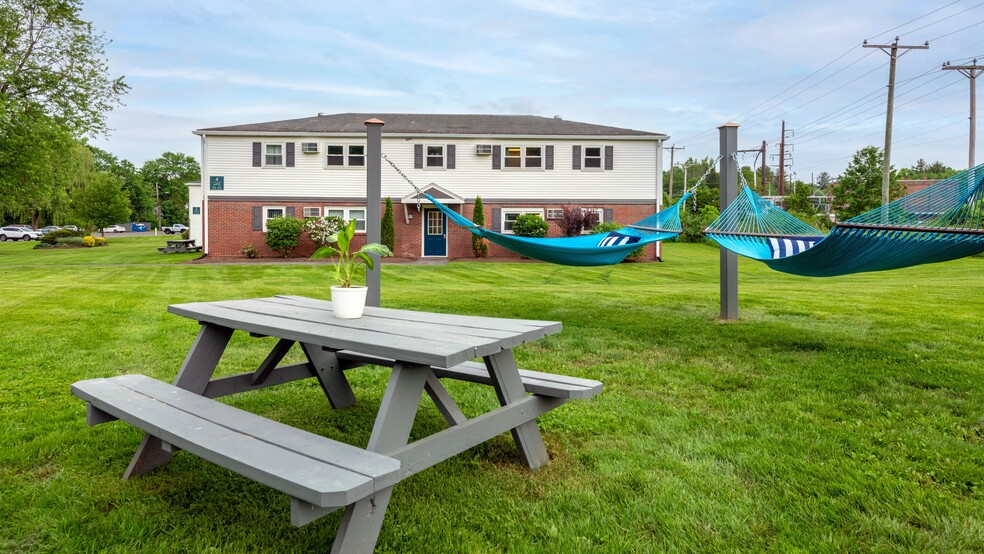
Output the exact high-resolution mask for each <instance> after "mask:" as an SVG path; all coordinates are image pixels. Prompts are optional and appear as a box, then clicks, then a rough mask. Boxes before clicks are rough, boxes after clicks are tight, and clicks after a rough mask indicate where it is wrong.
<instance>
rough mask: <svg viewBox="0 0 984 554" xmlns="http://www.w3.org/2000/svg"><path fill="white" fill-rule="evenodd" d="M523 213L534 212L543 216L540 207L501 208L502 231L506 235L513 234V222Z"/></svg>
mask: <svg viewBox="0 0 984 554" xmlns="http://www.w3.org/2000/svg"><path fill="white" fill-rule="evenodd" d="M523 214H535V215H538V216H540V217H543V209H542V208H502V232H503V233H504V234H507V235H511V234H513V232H512V228H513V223H516V218H517V217H519V216H521V215H523Z"/></svg>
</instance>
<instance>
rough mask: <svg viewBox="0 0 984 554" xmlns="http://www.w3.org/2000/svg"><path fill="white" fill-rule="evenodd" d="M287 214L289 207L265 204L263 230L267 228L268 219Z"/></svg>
mask: <svg viewBox="0 0 984 554" xmlns="http://www.w3.org/2000/svg"><path fill="white" fill-rule="evenodd" d="M285 215H287V208H285V207H283V206H263V232H264V233H265V232H266V230H267V221H269V220H271V219H273V218H275V217H284V216H285Z"/></svg>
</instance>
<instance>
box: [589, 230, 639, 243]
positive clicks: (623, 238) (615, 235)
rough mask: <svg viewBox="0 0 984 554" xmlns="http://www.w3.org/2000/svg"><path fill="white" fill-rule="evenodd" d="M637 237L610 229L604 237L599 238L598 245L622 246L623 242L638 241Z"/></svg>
mask: <svg viewBox="0 0 984 554" xmlns="http://www.w3.org/2000/svg"><path fill="white" fill-rule="evenodd" d="M639 238H640V237H637V236H635V235H626V234H624V233H619V232H618V231H612V232H611V233H608V234H607V235H605V238H603V239H601V242H599V243H598V246H622V245H623V244H633V243H636V242H639Z"/></svg>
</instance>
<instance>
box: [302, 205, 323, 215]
mask: <svg viewBox="0 0 984 554" xmlns="http://www.w3.org/2000/svg"><path fill="white" fill-rule="evenodd" d="M303 213H304V217H321V208H319V207H317V206H315V207H313V208H304V212H303Z"/></svg>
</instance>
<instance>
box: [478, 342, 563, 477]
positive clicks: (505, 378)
mask: <svg viewBox="0 0 984 554" xmlns="http://www.w3.org/2000/svg"><path fill="white" fill-rule="evenodd" d="M485 367H486V368H488V370H489V375H490V376H491V377H492V388H494V389H495V393H496V396H498V397H499V403H500V404H502V405H503V406H507V405H509V404H511V403H513V402H516V401H518V400H520V399H522V398H525V396H526V391H525V390H524V389H523V381H522V379H520V377H519V369H518V368H517V367H516V361H515V360H514V359H513V355H512V351H511V350H504V351H502V352H500V353H498V354H493V355H491V356H486V357H485ZM512 436H513V441H514V442H515V443H516V448H518V449H519V458H520V459H521V460H522V462H523V464H524V465H525V466H526V467H528V468H530V469H537V468H539V467H542V466H544V465H546V464H547V462H549V461H550V457H549V456H548V455H547V447H546V445H544V444H543V437H542V436H540V427H539V426H537V424H536V420H535V419H534V420H532V421H527V422H525V423H521V424H519V425H518V426H516V427H513V429H512Z"/></svg>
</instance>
